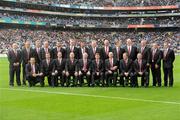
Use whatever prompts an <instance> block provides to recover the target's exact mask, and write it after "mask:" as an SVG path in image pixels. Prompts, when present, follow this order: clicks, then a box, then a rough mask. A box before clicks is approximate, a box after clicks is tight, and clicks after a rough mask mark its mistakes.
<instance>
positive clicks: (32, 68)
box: [31, 65, 36, 74]
mask: <svg viewBox="0 0 180 120" xmlns="http://www.w3.org/2000/svg"><path fill="white" fill-rule="evenodd" d="M31 70H32V73H33V74H34V73H36V71H35V66H34V65H31Z"/></svg>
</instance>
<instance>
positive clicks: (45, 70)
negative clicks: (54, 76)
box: [41, 59, 54, 75]
mask: <svg viewBox="0 0 180 120" xmlns="http://www.w3.org/2000/svg"><path fill="white" fill-rule="evenodd" d="M53 67H54V60H52V59H51V60H50V63H49V65H48V64H47V61H46V59H44V60H43V61H42V63H41V71H42V72H43V74H44V75H51V73H52V72H53Z"/></svg>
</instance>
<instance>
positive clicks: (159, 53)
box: [150, 49, 162, 66]
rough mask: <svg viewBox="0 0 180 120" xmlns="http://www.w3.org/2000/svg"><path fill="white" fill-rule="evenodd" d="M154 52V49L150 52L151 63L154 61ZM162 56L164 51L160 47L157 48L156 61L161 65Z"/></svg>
mask: <svg viewBox="0 0 180 120" xmlns="http://www.w3.org/2000/svg"><path fill="white" fill-rule="evenodd" d="M152 54H153V51H152V50H151V52H150V63H152V58H153V56H152ZM161 58H162V53H161V51H160V50H159V49H157V50H156V53H155V55H154V63H155V64H157V65H159V66H160V65H161Z"/></svg>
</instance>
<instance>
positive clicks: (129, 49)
mask: <svg viewBox="0 0 180 120" xmlns="http://www.w3.org/2000/svg"><path fill="white" fill-rule="evenodd" d="M128 53H129V55H130V54H131V48H130V46H129V47H128Z"/></svg>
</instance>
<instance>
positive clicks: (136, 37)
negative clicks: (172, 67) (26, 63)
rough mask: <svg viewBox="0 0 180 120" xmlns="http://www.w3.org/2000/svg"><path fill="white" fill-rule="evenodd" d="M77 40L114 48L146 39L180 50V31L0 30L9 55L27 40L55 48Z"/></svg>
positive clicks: (0, 46)
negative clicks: (15, 45)
mask: <svg viewBox="0 0 180 120" xmlns="http://www.w3.org/2000/svg"><path fill="white" fill-rule="evenodd" d="M70 38H72V39H75V40H76V41H77V46H78V45H79V42H80V41H85V42H86V44H87V45H89V43H90V42H91V41H92V40H96V41H97V42H98V44H99V45H100V46H101V45H102V44H103V41H104V40H105V39H107V40H109V41H110V42H111V44H112V46H113V44H114V40H116V39H119V40H122V43H123V44H124V43H125V41H126V39H128V38H131V39H132V40H133V41H134V44H138V43H139V41H140V40H142V39H145V40H147V41H148V44H149V45H151V43H154V42H157V43H158V44H159V45H162V43H163V42H164V41H169V42H170V44H171V47H172V48H173V49H174V50H175V51H176V50H180V31H176V32H161V31H158V32H157V31H155V32H137V31H134V32H132V31H131V32H128V31H126V32H120V31H119V32H110V31H57V30H31V29H8V28H7V29H5V28H4V29H0V53H7V50H8V49H9V48H10V47H11V44H12V43H14V42H17V43H18V44H19V46H20V47H22V46H23V43H24V42H25V41H26V40H30V41H31V42H32V46H33V44H34V42H35V41H36V40H40V41H41V42H43V41H49V42H50V46H51V47H53V46H54V45H55V43H56V42H57V41H60V42H61V43H62V44H63V45H64V46H66V45H67V44H68V41H69V39H70Z"/></svg>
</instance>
